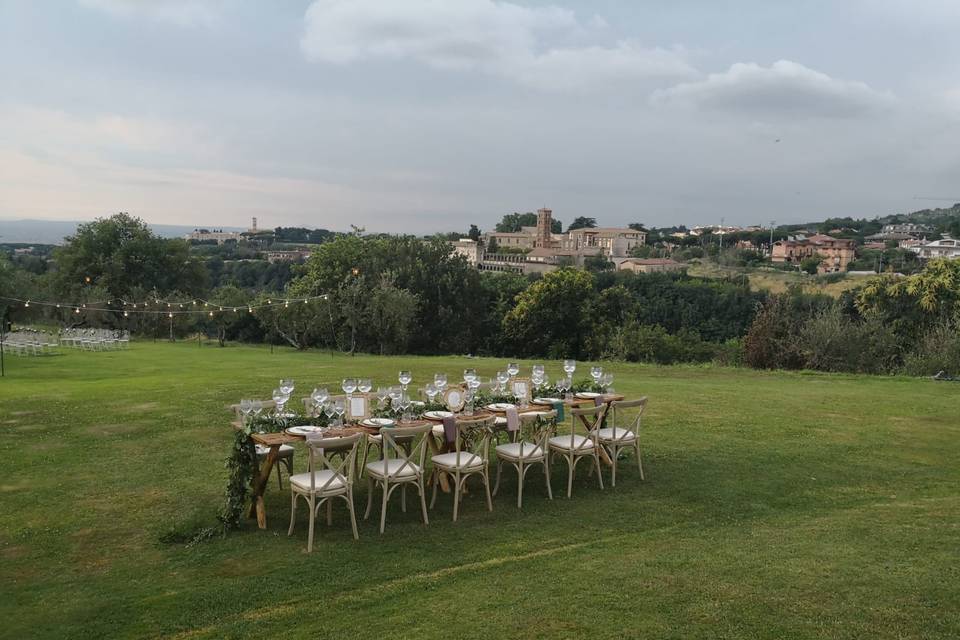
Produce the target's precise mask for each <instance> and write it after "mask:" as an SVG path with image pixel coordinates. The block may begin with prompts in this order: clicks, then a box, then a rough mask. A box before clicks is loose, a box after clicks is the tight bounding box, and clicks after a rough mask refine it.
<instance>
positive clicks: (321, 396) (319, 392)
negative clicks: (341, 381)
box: [310, 388, 330, 414]
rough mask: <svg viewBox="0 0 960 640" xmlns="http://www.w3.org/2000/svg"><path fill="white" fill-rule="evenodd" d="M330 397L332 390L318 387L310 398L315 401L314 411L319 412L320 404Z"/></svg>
mask: <svg viewBox="0 0 960 640" xmlns="http://www.w3.org/2000/svg"><path fill="white" fill-rule="evenodd" d="M329 397H330V392H329V391H327V390H326V389H321V388H317V389H314V390H313V393H311V394H310V399H311V400H312V401H313V411H314V413H315V414H316V413H318V412H319V410H320V405H322V404H323V403H324V402H325V401H326V399H327V398H329Z"/></svg>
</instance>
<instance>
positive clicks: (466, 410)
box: [463, 382, 474, 416]
mask: <svg viewBox="0 0 960 640" xmlns="http://www.w3.org/2000/svg"><path fill="white" fill-rule="evenodd" d="M473 396H474V391H473V384H472V383H469V382H468V383H467V390H466V391H464V392H463V415H466V416H472V415H473Z"/></svg>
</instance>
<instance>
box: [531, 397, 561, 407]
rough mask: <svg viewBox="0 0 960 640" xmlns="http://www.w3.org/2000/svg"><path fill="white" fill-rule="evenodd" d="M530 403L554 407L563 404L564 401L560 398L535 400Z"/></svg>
mask: <svg viewBox="0 0 960 640" xmlns="http://www.w3.org/2000/svg"><path fill="white" fill-rule="evenodd" d="M530 402H532V403H533V404H548V405H551V406H553V405H555V404H556V403H558V402H563V400H561V399H560V398H534V399H533V400H531V401H530Z"/></svg>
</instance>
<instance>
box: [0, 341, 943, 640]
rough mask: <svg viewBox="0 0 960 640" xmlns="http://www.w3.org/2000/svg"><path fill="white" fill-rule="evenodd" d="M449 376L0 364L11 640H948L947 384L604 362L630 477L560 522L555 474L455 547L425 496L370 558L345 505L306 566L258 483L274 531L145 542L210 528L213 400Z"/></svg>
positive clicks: (174, 350)
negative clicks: (292, 385)
mask: <svg viewBox="0 0 960 640" xmlns="http://www.w3.org/2000/svg"><path fill="white" fill-rule="evenodd" d="M466 362H467V360H465V359H463V358H452V357H445V358H426V357H424V358H420V357H405V358H377V357H371V356H357V357H355V358H350V357H346V356H340V355H337V356H331V355H329V354H326V353H318V352H311V353H296V352H293V351H290V350H287V349H278V350H276V351H275V352H274V353H271V352H270V350H269V349H265V348H256V347H228V348H225V349H219V348H216V347H214V346H209V347H203V348H198V347H197V345H196V344H195V343H192V344H191V343H180V344H176V345H168V344H151V343H135V344H134V345H133V347H132V348H131V349H130V350H129V351H126V352H116V353H78V352H72V351H71V352H68V353H66V354H65V355H62V356H58V357H49V358H32V359H28V358H13V357H8V358H7V377H6V378H4V379H0V429H2V434H3V438H2V439H0V448H2V451H0V453H2V456H3V458H2V459H3V460H4V462H5V471H4V473H3V476H2V478H0V496H2V504H3V509H2V510H0V554H2V555H0V585H2V596H3V597H2V598H0V616H2V619H3V620H4V624H3V632H0V636H3V637H9V638H20V637H29V638H105V637H110V638H117V637H178V638H233V637H262V638H267V637H284V638H339V637H343V638H353V637H377V638H380V637H390V638H435V637H436V638H439V637H443V638H474V637H476V638H479V637H484V638H503V637H517V638H538V637H570V638H579V637H590V638H615V637H617V638H623V637H630V638H633V637H645V638H654V637H657V638H831V639H832V638H865V637H870V638H957V637H960V491H958V488H960V420H958V412H957V409H958V406H960V385H955V384H951V383H935V382H931V381H925V380H914V379H906V378H880V377H867V376H852V375H827V374H805V373H768V372H757V371H751V370H736V369H717V368H692V367H653V366H639V365H625V364H621V365H612V366H611V368H612V370H613V371H614V372H615V373H616V381H615V384H616V387H617V389H618V390H619V391H622V392H625V393H626V394H627V395H628V396H634V395H640V394H645V395H648V396H649V397H650V406H649V412H648V419H647V420H646V422H645V428H646V429H645V433H644V436H645V452H646V454H645V460H644V466H645V470H646V471H647V480H646V481H645V482H641V481H640V479H639V474H638V472H637V470H636V467H635V466H634V465H633V461H632V459H631V460H629V461H628V462H627V463H625V464H623V466H622V467H621V471H620V473H619V474H618V486H617V487H616V489H610V488H609V487H608V488H607V489H606V490H604V491H600V490H599V488H598V487H597V486H596V479H595V478H593V479H590V478H587V475H586V467H581V469H582V471H581V472H580V473H579V474H578V479H577V482H576V485H575V487H574V496H573V499H572V500H567V499H566V498H565V497H559V496H561V495H562V491H561V487H562V485H563V478H564V475H563V474H564V473H565V470H564V467H563V465H562V464H559V465H557V466H556V467H555V468H554V472H555V474H554V490H555V491H556V492H557V495H558V498H557V499H555V500H553V501H552V502H551V501H548V500H547V498H546V493H545V489H544V487H543V483H542V480H541V478H542V476H540V475H539V474H538V473H531V474H530V475H529V476H528V483H527V486H526V489H525V491H524V494H525V496H524V509H523V511H522V512H518V511H517V509H516V502H515V499H516V493H515V488H516V482H515V480H514V479H513V478H512V476H511V475H510V474H507V481H506V483H505V487H501V494H500V495H499V496H498V497H497V498H495V500H494V511H493V513H488V512H487V511H486V508H485V506H484V504H483V500H482V499H481V496H480V492H472V493H471V495H469V496H468V497H467V498H466V499H465V501H464V503H463V509H462V519H461V521H460V522H458V523H456V524H454V523H452V522H451V521H450V515H451V510H452V505H451V500H450V497H449V496H441V498H440V499H438V503H437V508H436V509H435V510H434V511H433V512H431V522H430V525H429V526H428V527H424V526H423V525H422V524H421V523H420V522H419V516H418V514H417V510H416V509H415V508H412V509H409V510H408V512H407V513H406V514H403V513H401V512H400V509H399V501H398V500H393V501H391V510H390V512H389V514H388V521H387V531H386V534H385V535H383V536H380V535H378V533H377V524H376V521H375V518H373V517H371V520H369V521H366V522H361V525H360V541H359V542H354V540H353V539H352V537H351V534H350V527H349V521H348V519H347V517H346V512H345V510H344V509H343V507H342V506H341V504H337V505H336V506H335V510H334V524H333V527H331V528H327V527H326V526H325V525H322V524H321V525H318V530H317V544H316V549H315V551H314V553H313V554H312V555H307V554H306V553H304V550H305V546H306V544H305V543H306V520H305V519H301V520H300V522H299V524H298V528H297V530H296V531H295V533H294V535H293V536H292V537H289V538H288V537H287V535H286V524H287V518H288V516H289V494H288V493H287V492H286V491H284V492H283V493H281V492H280V491H279V490H278V488H277V485H276V482H275V481H274V482H272V483H271V485H270V489H269V493H268V494H267V513H268V519H269V523H268V524H269V530H268V531H259V530H257V529H256V527H255V525H250V524H247V525H246V526H245V527H244V529H243V530H242V531H240V532H238V533H235V534H232V535H230V536H229V537H227V538H225V539H216V540H213V541H210V542H207V543H203V544H201V545H199V546H197V547H195V548H192V549H186V548H184V547H183V546H178V545H170V544H162V543H160V542H158V538H159V536H160V535H161V534H162V533H163V532H165V531H167V530H169V529H170V528H171V527H188V526H189V525H190V524H191V523H204V524H211V523H212V522H213V521H214V517H215V514H216V513H217V511H218V509H219V507H220V505H221V502H222V494H223V490H224V486H225V482H226V471H225V469H224V467H223V460H224V458H225V456H226V455H227V452H228V449H229V447H230V446H231V442H232V434H231V431H230V428H229V426H228V422H229V416H228V414H227V413H226V412H225V410H224V407H225V405H227V404H229V403H231V402H235V401H237V400H238V399H239V398H240V397H241V396H250V395H254V394H258V395H260V396H266V395H267V394H268V393H269V391H270V390H271V389H272V388H273V387H274V386H275V385H276V382H277V381H278V380H279V379H280V378H281V377H284V376H292V377H294V378H295V379H296V381H297V383H298V389H297V391H296V392H295V395H296V396H297V397H298V398H299V397H300V396H301V395H303V394H305V393H306V392H307V391H308V390H309V389H311V388H312V387H313V386H315V385H316V384H317V383H320V382H323V383H333V382H334V381H335V380H339V379H340V378H341V377H343V376H344V375H347V374H350V375H364V376H371V377H373V378H375V380H376V381H378V382H381V383H385V382H392V381H393V379H394V376H395V375H396V372H397V371H398V370H399V369H401V368H409V369H411V370H412V371H413V374H414V383H417V382H422V381H424V380H425V379H426V378H427V376H428V375H432V374H433V373H434V372H435V371H438V370H445V371H447V372H448V373H450V374H451V375H452V374H455V373H459V372H460V371H461V370H462V369H463V367H464V365H465V364H466ZM470 362H471V363H473V364H474V365H475V366H477V367H478V368H479V369H480V371H481V373H482V374H484V375H489V374H490V373H492V372H494V371H495V370H496V368H497V367H498V366H501V365H502V364H503V362H502V361H499V360H473V361H470ZM551 369H552V371H551V372H552V373H555V372H556V371H558V370H559V367H558V366H556V363H553V364H552V365H551ZM298 456H299V458H298V465H299V466H301V467H302V466H303V465H304V464H305V457H304V456H303V455H302V454H298ZM606 478H607V479H609V472H607V475H606ZM285 487H286V485H285ZM365 491H366V489H365V482H364V483H363V485H362V486H360V487H358V490H357V494H356V502H357V504H358V505H359V508H360V509H361V514H362V508H363V506H364V505H365V499H366V496H365ZM300 514H301V515H305V514H304V510H303V509H301V510H300Z"/></svg>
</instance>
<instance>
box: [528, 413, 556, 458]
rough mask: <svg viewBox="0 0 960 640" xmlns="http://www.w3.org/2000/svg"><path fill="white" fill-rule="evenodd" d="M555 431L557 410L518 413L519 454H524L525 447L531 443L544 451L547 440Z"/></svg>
mask: <svg viewBox="0 0 960 640" xmlns="http://www.w3.org/2000/svg"><path fill="white" fill-rule="evenodd" d="M556 431H557V412H556V411H552V410H551V411H538V412H534V413H521V414H520V455H521V456H523V455H524V453H525V452H524V449H525V447H528V446H530V445H531V444H532V445H533V448H534V449H535V448H536V447H540V450H541V451H546V449H547V440H549V439H550V437H551V436H552V435H553V434H554V433H556Z"/></svg>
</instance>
